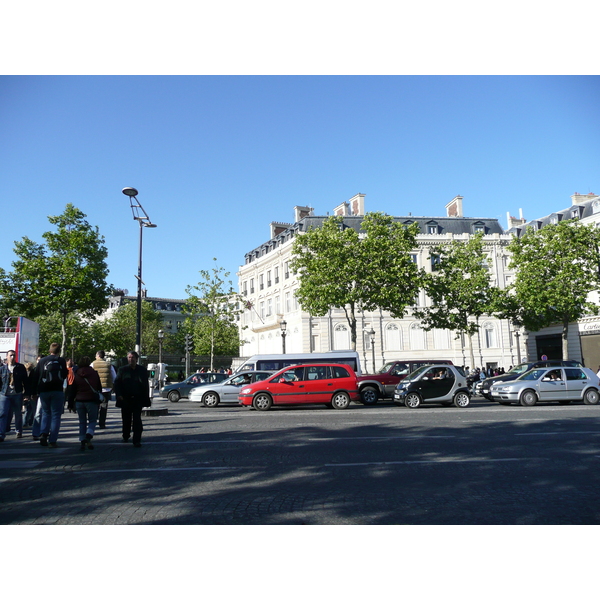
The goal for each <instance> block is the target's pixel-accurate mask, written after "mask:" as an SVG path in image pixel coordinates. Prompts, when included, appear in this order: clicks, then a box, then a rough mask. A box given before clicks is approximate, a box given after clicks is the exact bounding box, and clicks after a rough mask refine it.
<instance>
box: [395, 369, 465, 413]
mask: <svg viewBox="0 0 600 600" xmlns="http://www.w3.org/2000/svg"><path fill="white" fill-rule="evenodd" d="M394 402H395V403H396V404H401V405H404V406H408V408H418V407H419V406H421V404H423V403H424V402H426V403H430V402H439V403H441V404H444V405H446V406H450V405H451V404H454V406H458V407H459V408H466V407H467V406H469V404H470V403H471V394H470V392H469V388H468V386H467V378H466V376H465V374H464V371H463V370H462V369H458V368H457V367H455V366H453V365H434V366H431V365H430V366H425V367H421V368H420V369H417V370H416V371H413V372H412V373H410V374H409V375H408V376H407V377H405V378H404V379H403V380H402V381H401V382H400V383H399V384H398V385H397V387H396V391H395V392H394Z"/></svg>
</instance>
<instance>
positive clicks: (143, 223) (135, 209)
mask: <svg viewBox="0 0 600 600" xmlns="http://www.w3.org/2000/svg"><path fill="white" fill-rule="evenodd" d="M122 192H123V193H124V194H125V195H126V196H128V197H129V207H130V208H131V212H132V213H133V219H134V220H135V221H138V223H139V224H140V255H139V260H138V274H137V280H138V284H137V313H136V325H135V351H136V352H137V353H138V355H140V357H141V353H142V284H143V283H144V282H143V281H142V233H143V228H144V227H156V224H155V223H152V221H150V217H149V216H148V213H147V212H146V211H145V210H144V207H143V206H142V205H141V204H140V201H139V200H138V199H137V195H138V191H137V190H136V189H135V188H132V187H126V188H123V190H122ZM134 200H135V202H134Z"/></svg>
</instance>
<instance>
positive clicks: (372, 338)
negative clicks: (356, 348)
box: [369, 327, 375, 373]
mask: <svg viewBox="0 0 600 600" xmlns="http://www.w3.org/2000/svg"><path fill="white" fill-rule="evenodd" d="M369 338H370V339H371V353H372V357H371V358H372V361H373V373H375V330H374V329H373V328H372V327H371V331H369Z"/></svg>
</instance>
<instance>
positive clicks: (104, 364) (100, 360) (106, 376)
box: [90, 350, 117, 429]
mask: <svg viewBox="0 0 600 600" xmlns="http://www.w3.org/2000/svg"><path fill="white" fill-rule="evenodd" d="M105 356H106V354H105V353H104V350H98V352H96V360H95V361H94V362H93V363H92V364H91V365H90V366H91V367H92V368H93V369H94V370H95V371H96V372H97V373H98V375H99V376H100V381H101V383H102V395H103V396H104V402H102V404H100V412H99V413H98V429H104V428H105V427H106V416H107V414H108V403H109V402H110V398H111V396H112V391H113V385H114V381H115V379H116V378H117V373H116V371H115V368H114V367H113V366H112V365H111V364H110V363H109V362H108V361H107V360H106V359H105Z"/></svg>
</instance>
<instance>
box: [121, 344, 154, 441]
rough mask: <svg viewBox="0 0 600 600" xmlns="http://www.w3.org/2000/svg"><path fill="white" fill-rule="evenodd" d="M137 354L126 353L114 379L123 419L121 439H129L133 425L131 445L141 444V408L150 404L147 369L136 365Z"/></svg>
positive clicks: (133, 352) (132, 352)
mask: <svg viewBox="0 0 600 600" xmlns="http://www.w3.org/2000/svg"><path fill="white" fill-rule="evenodd" d="M138 360H139V355H138V353H137V352H135V351H131V352H129V354H127V363H128V364H127V365H125V366H124V367H121V368H120V369H119V371H118V373H117V378H116V379H115V384H114V385H115V387H114V390H115V396H116V397H117V402H116V405H117V408H120V409H121V418H122V420H123V441H124V442H127V441H129V437H130V435H131V429H132V426H133V445H134V446H135V447H136V448H139V447H141V445H142V431H143V429H144V428H143V425H142V409H143V408H144V407H145V406H150V385H149V383H148V370H147V369H146V367H143V366H142V365H138V364H137V363H138Z"/></svg>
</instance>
